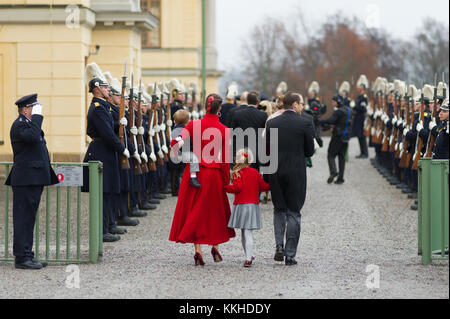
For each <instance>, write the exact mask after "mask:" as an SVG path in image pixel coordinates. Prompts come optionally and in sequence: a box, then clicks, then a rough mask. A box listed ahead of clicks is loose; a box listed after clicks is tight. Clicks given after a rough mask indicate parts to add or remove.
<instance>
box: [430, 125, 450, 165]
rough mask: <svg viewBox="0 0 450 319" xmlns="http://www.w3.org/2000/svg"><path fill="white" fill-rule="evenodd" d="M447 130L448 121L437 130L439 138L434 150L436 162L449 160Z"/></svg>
mask: <svg viewBox="0 0 450 319" xmlns="http://www.w3.org/2000/svg"><path fill="white" fill-rule="evenodd" d="M447 128H448V120H447V121H444V122H442V123H441V124H440V125H439V126H438V127H437V129H436V133H437V137H436V141H435V143H434V149H433V159H435V160H448V159H449V144H448V143H449V138H448V135H449V134H448V132H447Z"/></svg>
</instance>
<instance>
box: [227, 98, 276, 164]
mask: <svg viewBox="0 0 450 319" xmlns="http://www.w3.org/2000/svg"><path fill="white" fill-rule="evenodd" d="M247 101H248V107H242V106H241V107H240V110H238V111H236V112H235V114H234V116H233V119H232V122H231V128H233V129H238V128H240V129H242V130H243V131H244V132H245V130H247V129H250V131H254V133H255V137H256V141H252V143H250V141H249V138H248V136H244V147H246V148H249V149H250V150H251V152H252V153H253V154H255V159H256V163H253V164H252V167H253V168H255V169H258V170H259V154H258V144H259V142H260V139H261V138H262V137H261V134H258V133H259V132H258V129H264V128H265V127H266V121H267V117H268V116H267V113H265V112H262V111H259V110H258V109H257V107H258V104H259V94H258V92H250V93H249V94H248V96H247ZM255 142H256V145H254V144H255ZM252 144H253V145H252ZM237 146H238V148H241V145H237Z"/></svg>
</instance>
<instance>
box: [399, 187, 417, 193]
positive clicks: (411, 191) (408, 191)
mask: <svg viewBox="0 0 450 319" xmlns="http://www.w3.org/2000/svg"><path fill="white" fill-rule="evenodd" d="M402 193H403V194H411V193H414V192H413V190H412V189H411V188H404V189H403V190H402Z"/></svg>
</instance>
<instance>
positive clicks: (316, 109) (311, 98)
mask: <svg viewBox="0 0 450 319" xmlns="http://www.w3.org/2000/svg"><path fill="white" fill-rule="evenodd" d="M319 92H320V85H319V83H317V82H316V81H313V82H312V83H311V85H310V86H309V88H308V103H307V104H306V105H305V112H306V113H307V114H310V115H311V116H312V117H313V123H314V129H315V136H314V138H315V139H316V141H317V143H318V144H319V146H320V147H323V140H322V137H321V136H320V125H319V119H320V116H322V115H323V114H325V113H326V112H327V106H326V105H325V104H322V102H321V101H320V99H319V98H318V94H319Z"/></svg>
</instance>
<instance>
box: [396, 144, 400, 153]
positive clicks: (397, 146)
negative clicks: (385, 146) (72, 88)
mask: <svg viewBox="0 0 450 319" xmlns="http://www.w3.org/2000/svg"><path fill="white" fill-rule="evenodd" d="M399 146H400V144H399V143H395V151H396V152H397V151H398V150H399Z"/></svg>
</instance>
